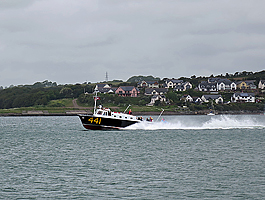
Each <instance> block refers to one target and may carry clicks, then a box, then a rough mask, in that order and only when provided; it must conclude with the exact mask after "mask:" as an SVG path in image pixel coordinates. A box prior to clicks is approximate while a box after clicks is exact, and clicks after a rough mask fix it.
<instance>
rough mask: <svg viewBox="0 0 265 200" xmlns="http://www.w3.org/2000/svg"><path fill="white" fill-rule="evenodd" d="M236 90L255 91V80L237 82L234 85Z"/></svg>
mask: <svg viewBox="0 0 265 200" xmlns="http://www.w3.org/2000/svg"><path fill="white" fill-rule="evenodd" d="M236 86H237V88H239V89H241V90H245V89H251V90H255V89H257V86H256V85H255V80H246V81H239V82H237V83H236Z"/></svg>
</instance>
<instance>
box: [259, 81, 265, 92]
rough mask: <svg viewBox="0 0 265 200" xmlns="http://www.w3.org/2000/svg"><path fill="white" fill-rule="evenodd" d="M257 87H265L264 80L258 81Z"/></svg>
mask: <svg viewBox="0 0 265 200" xmlns="http://www.w3.org/2000/svg"><path fill="white" fill-rule="evenodd" d="M258 88H259V89H262V90H263V89H264V88H265V80H260V81H259V85H258Z"/></svg>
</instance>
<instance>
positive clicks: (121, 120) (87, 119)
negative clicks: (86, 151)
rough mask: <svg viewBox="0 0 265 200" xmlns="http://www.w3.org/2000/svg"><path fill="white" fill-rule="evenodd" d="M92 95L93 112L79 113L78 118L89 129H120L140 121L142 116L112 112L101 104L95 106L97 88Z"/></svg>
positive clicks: (97, 98)
mask: <svg viewBox="0 0 265 200" xmlns="http://www.w3.org/2000/svg"><path fill="white" fill-rule="evenodd" d="M94 92H95V96H94V113H93V114H80V115H79V118H80V120H81V122H82V125H83V126H84V128H86V129H89V130H111V129H114V130H115V129H122V128H125V127H128V126H130V125H133V124H136V123H139V122H141V121H142V120H143V119H142V117H137V116H134V115H132V114H127V113H125V112H126V110H127V109H128V108H129V106H130V105H129V106H128V107H127V108H126V110H125V111H124V112H113V111H111V110H110V109H109V108H104V107H103V106H102V105H99V106H98V107H97V100H99V99H100V98H99V97H98V96H97V93H98V90H97V89H95V91H94Z"/></svg>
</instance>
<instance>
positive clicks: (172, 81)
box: [165, 79, 183, 88]
mask: <svg viewBox="0 0 265 200" xmlns="http://www.w3.org/2000/svg"><path fill="white" fill-rule="evenodd" d="M182 83H183V80H177V79H167V80H166V82H165V88H174V87H175V86H176V85H180V84H182Z"/></svg>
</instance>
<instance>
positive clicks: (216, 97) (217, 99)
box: [201, 94, 224, 104]
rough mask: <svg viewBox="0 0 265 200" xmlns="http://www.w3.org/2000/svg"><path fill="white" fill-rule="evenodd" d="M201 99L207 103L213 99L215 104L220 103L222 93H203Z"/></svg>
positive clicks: (221, 101)
mask: <svg viewBox="0 0 265 200" xmlns="http://www.w3.org/2000/svg"><path fill="white" fill-rule="evenodd" d="M201 100H202V101H203V102H205V103H208V102H209V101H210V100H213V101H214V102H215V103H216V104H220V103H223V102H224V99H223V97H222V95H220V94H216V95H214V94H212V95H203V96H202V98H201Z"/></svg>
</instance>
